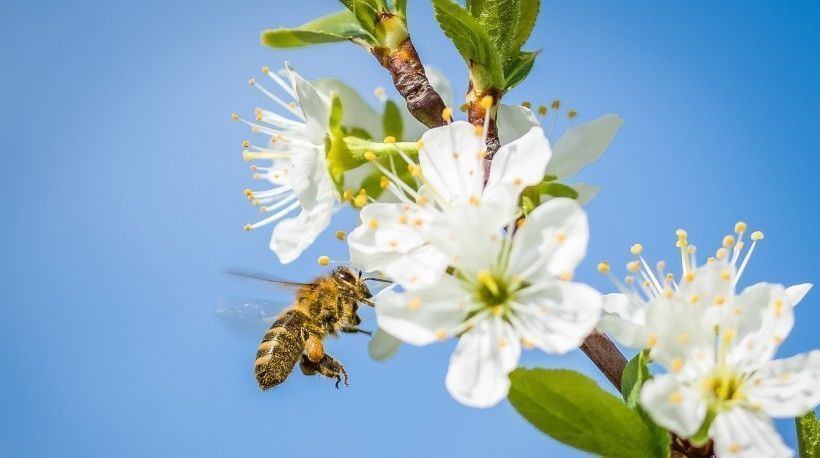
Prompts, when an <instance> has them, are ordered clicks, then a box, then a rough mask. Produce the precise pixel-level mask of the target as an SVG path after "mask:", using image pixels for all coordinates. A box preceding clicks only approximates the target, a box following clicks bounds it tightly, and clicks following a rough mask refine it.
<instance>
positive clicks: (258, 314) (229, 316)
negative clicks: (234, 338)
mask: <svg viewBox="0 0 820 458" xmlns="http://www.w3.org/2000/svg"><path fill="white" fill-rule="evenodd" d="M289 305H290V304H288V303H286V302H271V301H266V300H262V299H256V298H247V297H237V298H228V299H223V300H221V301H219V304H218V305H217V308H216V310H215V312H216V316H217V318H218V319H219V321H220V322H221V323H222V324H224V325H225V326H226V327H227V328H229V329H231V330H234V331H238V332H241V333H254V334H258V333H259V332H260V331H261V330H264V329H266V328H267V327H269V326H270V325H271V323H273V320H275V319H276V317H277V315H279V313H281V312H282V310H284V309H285V308H287V307H288V306H289Z"/></svg>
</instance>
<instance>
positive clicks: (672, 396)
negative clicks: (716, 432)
mask: <svg viewBox="0 0 820 458" xmlns="http://www.w3.org/2000/svg"><path fill="white" fill-rule="evenodd" d="M641 407H643V409H644V410H645V411H646V412H647V413H648V414H649V416H650V417H652V419H653V420H655V422H656V423H658V424H659V425H661V426H663V427H664V428H666V429H668V430H670V431H672V432H674V433H675V434H677V435H679V436H683V437H690V436H692V435H693V434H695V432H696V431H697V430H698V428H700V425H701V424H702V423H703V420H704V419H705V418H706V403H705V402H704V401H703V398H702V397H701V396H700V393H699V392H698V391H697V390H696V389H694V388H692V387H690V386H687V385H685V384H683V383H681V382H680V381H679V380H678V379H677V378H676V377H675V376H674V375H671V374H664V375H659V376H656V377H655V378H653V379H651V380H648V381H646V382H645V383H644V385H643V388H642V389H641Z"/></svg>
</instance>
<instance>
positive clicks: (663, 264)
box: [655, 261, 666, 270]
mask: <svg viewBox="0 0 820 458" xmlns="http://www.w3.org/2000/svg"><path fill="white" fill-rule="evenodd" d="M655 267H657V268H658V270H663V269H665V268H666V263H665V262H664V261H658V263H657V264H655Z"/></svg>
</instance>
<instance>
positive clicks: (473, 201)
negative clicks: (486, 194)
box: [470, 196, 481, 207]
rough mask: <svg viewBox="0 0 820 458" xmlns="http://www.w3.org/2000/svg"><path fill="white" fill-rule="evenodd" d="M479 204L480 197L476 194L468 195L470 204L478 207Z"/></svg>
mask: <svg viewBox="0 0 820 458" xmlns="http://www.w3.org/2000/svg"><path fill="white" fill-rule="evenodd" d="M480 204H481V199H479V198H478V197H476V196H470V205H473V206H476V207H478V206H479V205H480Z"/></svg>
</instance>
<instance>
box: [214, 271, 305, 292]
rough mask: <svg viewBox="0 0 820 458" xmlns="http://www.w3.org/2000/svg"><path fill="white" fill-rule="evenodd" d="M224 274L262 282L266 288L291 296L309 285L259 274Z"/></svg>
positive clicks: (234, 272)
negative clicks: (286, 292)
mask: <svg viewBox="0 0 820 458" xmlns="http://www.w3.org/2000/svg"><path fill="white" fill-rule="evenodd" d="M225 273H226V274H228V275H233V276H235V277H239V278H245V279H249V280H255V281H258V282H262V283H264V284H266V285H268V286H273V287H276V288H278V289H281V290H284V291H288V292H290V293H293V294H295V293H296V292H297V291H299V288H301V287H303V286H305V285H309V284H310V283H299V282H295V281H287V280H281V279H278V278H275V277H271V276H269V275H266V274H263V273H259V272H248V271H240V270H229V271H227V272H225Z"/></svg>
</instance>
